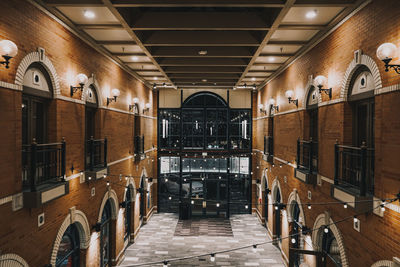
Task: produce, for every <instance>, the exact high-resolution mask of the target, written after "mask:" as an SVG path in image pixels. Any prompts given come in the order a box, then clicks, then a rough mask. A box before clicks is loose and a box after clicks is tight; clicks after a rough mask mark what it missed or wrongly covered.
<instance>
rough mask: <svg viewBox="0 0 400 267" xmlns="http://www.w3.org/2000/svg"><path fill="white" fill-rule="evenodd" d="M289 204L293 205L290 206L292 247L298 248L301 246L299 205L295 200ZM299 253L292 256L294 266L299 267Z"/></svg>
mask: <svg viewBox="0 0 400 267" xmlns="http://www.w3.org/2000/svg"><path fill="white" fill-rule="evenodd" d="M290 205H293V207H292V219H293V224H292V235H293V236H292V240H291V243H292V247H293V248H300V246H301V243H300V242H301V236H300V233H301V225H300V222H299V221H300V207H299V204H298V203H297V202H294V203H290ZM300 263H301V262H300V255H299V254H296V255H295V256H294V266H295V267H299V266H300Z"/></svg>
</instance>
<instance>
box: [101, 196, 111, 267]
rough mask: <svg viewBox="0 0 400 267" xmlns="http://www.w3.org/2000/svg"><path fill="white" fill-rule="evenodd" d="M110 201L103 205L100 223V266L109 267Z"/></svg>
mask: <svg viewBox="0 0 400 267" xmlns="http://www.w3.org/2000/svg"><path fill="white" fill-rule="evenodd" d="M111 236H112V235H111V200H110V199H108V200H107V202H106V204H105V205H104V208H103V212H102V214H101V222H100V266H101V267H108V266H111Z"/></svg>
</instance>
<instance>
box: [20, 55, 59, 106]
mask: <svg viewBox="0 0 400 267" xmlns="http://www.w3.org/2000/svg"><path fill="white" fill-rule="evenodd" d="M33 63H39V64H40V65H41V66H43V67H44V68H45V70H46V71H47V72H48V74H49V76H50V81H51V85H52V87H53V98H57V97H58V96H59V95H61V89H60V78H59V77H58V74H57V71H56V69H55V67H54V65H53V63H52V62H51V60H50V59H49V58H48V57H47V56H46V54H45V50H44V49H43V48H38V51H37V52H31V53H29V54H27V55H26V56H25V57H24V58H23V59H22V60H21V63H20V64H19V65H18V68H17V73H16V75H15V84H16V85H18V86H19V87H20V88H22V85H23V83H24V76H25V73H26V71H27V70H28V68H29V66H30V65H32V64H33Z"/></svg>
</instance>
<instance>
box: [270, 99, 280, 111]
mask: <svg viewBox="0 0 400 267" xmlns="http://www.w3.org/2000/svg"><path fill="white" fill-rule="evenodd" d="M269 104H270V106H271V109H272V110H275V111H276V112H279V105H276V106H275V99H273V98H271V99H270V100H269Z"/></svg>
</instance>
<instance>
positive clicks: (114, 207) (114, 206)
mask: <svg viewBox="0 0 400 267" xmlns="http://www.w3.org/2000/svg"><path fill="white" fill-rule="evenodd" d="M109 199H110V200H111V201H110V202H111V219H112V220H115V219H116V218H117V212H118V207H119V202H118V196H117V193H115V191H114V190H112V189H111V188H109V189H108V191H107V192H106V193H105V194H104V197H103V201H102V202H101V206H100V210H99V217H98V219H97V222H98V223H101V215H102V214H103V210H104V206H105V205H106V203H107V200H109Z"/></svg>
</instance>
